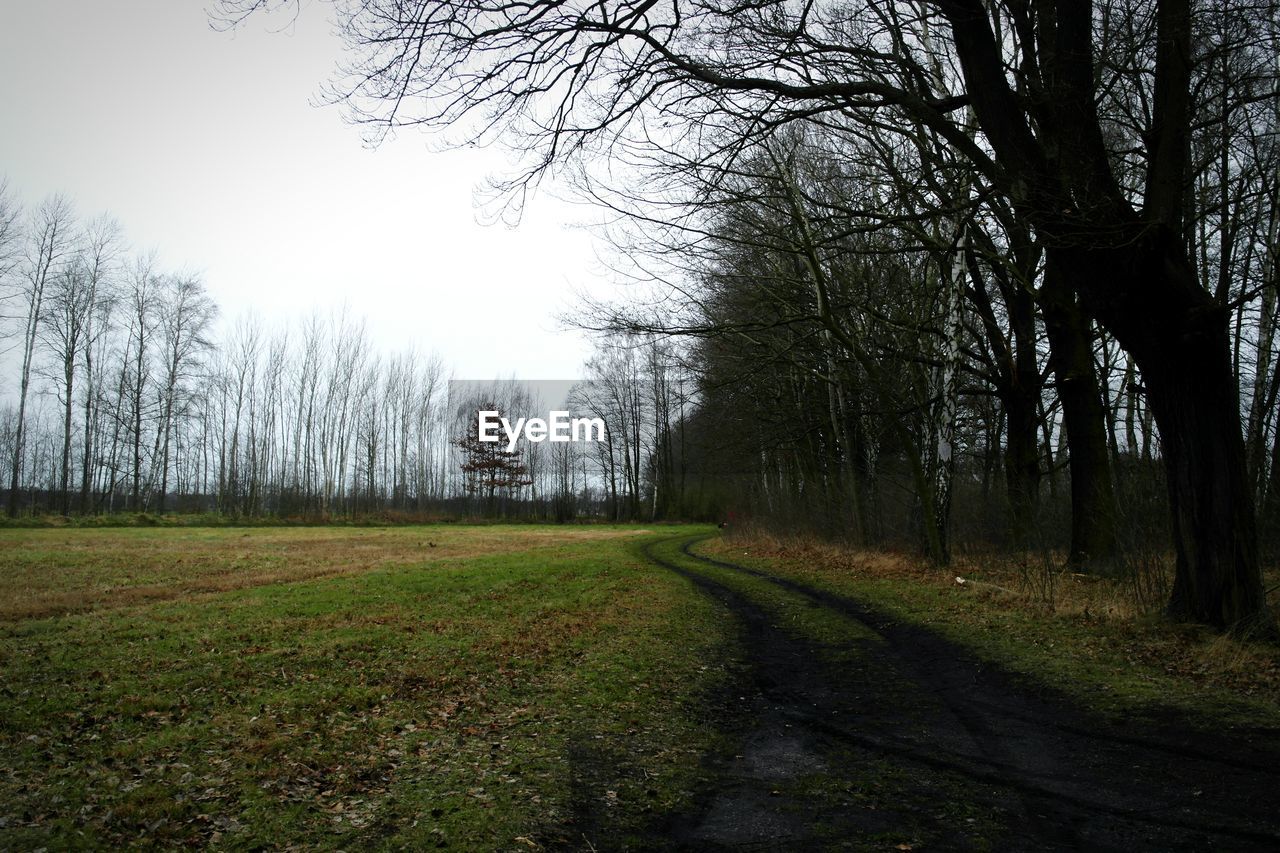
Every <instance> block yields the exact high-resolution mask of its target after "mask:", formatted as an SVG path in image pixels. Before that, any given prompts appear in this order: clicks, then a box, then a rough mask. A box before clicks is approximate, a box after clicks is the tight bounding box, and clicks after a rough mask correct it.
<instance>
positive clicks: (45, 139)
mask: <svg viewBox="0 0 1280 853" xmlns="http://www.w3.org/2000/svg"><path fill="white" fill-rule="evenodd" d="M326 15H327V9H326V8H325V7H324V5H323V4H318V3H304V9H303V13H302V15H301V16H300V17H299V18H298V20H297V21H296V22H295V23H294V24H293V26H291V27H289V28H288V29H287V30H285V31H283V32H278V31H277V32H273V31H272V30H273V29H278V28H279V27H281V26H284V25H286V24H287V20H286V19H285V18H281V17H280V16H275V17H273V18H264V19H261V20H251V21H250V22H248V23H247V24H245V25H243V26H242V27H241V28H240V29H239V30H237V31H235V32H233V33H220V32H215V31H214V30H213V29H211V28H210V26H209V24H208V18H207V13H206V10H205V8H204V4H203V3H201V2H200V0H34V2H33V0H0V21H3V25H2V26H0V176H7V177H8V179H9V182H10V185H11V188H12V189H14V190H15V191H16V192H17V193H18V195H19V197H20V198H22V199H23V200H24V201H26V202H27V203H31V204H34V203H38V202H39V201H40V200H41V199H42V198H43V197H44V196H46V195H49V194H51V193H54V192H63V193H66V194H67V195H68V196H70V197H71V198H72V199H73V200H74V201H75V203H76V206H77V209H78V210H79V212H80V213H81V214H82V215H86V216H92V215H96V214H98V213H100V212H103V211H109V212H111V213H112V214H114V215H115V216H116V217H117V218H118V219H119V220H120V222H121V224H122V225H123V227H124V230H125V234H126V236H127V238H128V239H129V240H130V242H131V245H132V246H133V247H134V248H135V249H137V250H147V249H151V248H155V249H157V250H158V251H159V256H160V259H161V264H162V266H163V267H164V268H165V269H169V270H173V271H180V270H187V271H194V272H197V273H201V274H202V276H203V279H204V281H205V283H206V285H207V286H208V288H209V290H210V292H211V293H212V294H213V296H214V298H215V299H217V301H218V303H219V304H220V306H221V307H222V310H223V318H224V319H223V326H224V328H225V327H227V326H228V325H229V323H230V322H231V321H234V319H235V318H236V317H237V316H238V315H241V314H243V313H245V312H247V311H250V310H252V311H254V312H256V313H257V314H258V315H259V316H260V317H261V318H262V319H263V320H264V321H266V322H268V323H275V322H282V321H285V320H288V319H289V318H291V317H301V316H305V315H308V314H310V313H311V312H312V311H313V310H314V309H319V310H321V311H322V312H328V311H329V310H331V309H336V308H339V307H341V306H342V305H343V304H344V303H345V304H346V305H347V307H348V309H349V310H350V313H351V314H353V315H355V316H357V317H360V316H363V317H365V318H366V319H367V321H368V326H369V330H370V332H371V336H372V337H373V339H374V340H375V342H376V343H377V346H378V348H379V349H380V350H382V351H390V350H393V349H398V348H402V347H405V346H407V345H409V344H410V343H413V344H415V345H416V346H417V348H418V349H419V350H420V351H430V350H435V351H437V352H439V353H440V355H441V356H443V358H444V359H445V361H446V363H447V364H448V365H449V366H450V367H451V368H452V369H453V372H454V375H456V376H459V377H467V378H477V379H480V378H487V377H491V376H499V375H501V376H510V375H512V374H515V375H518V376H520V377H522V378H571V377H574V376H578V375H580V374H581V363H582V361H583V359H584V358H585V357H586V355H587V350H588V345H587V342H586V340H585V338H584V337H583V336H581V335H580V334H578V333H576V332H572V331H564V330H561V329H560V326H559V323H558V322H557V320H556V319H555V318H556V316H557V315H558V314H560V313H563V312H564V311H565V310H566V309H568V308H570V307H572V304H573V301H574V296H575V294H576V293H577V292H580V291H589V292H592V293H594V294H597V295H599V294H601V293H603V292H606V291H607V288H608V285H607V283H606V282H605V280H604V278H603V277H602V273H601V271H600V270H599V268H598V265H597V264H596V263H595V256H594V254H593V246H592V242H591V238H590V237H589V235H588V234H586V233H585V232H583V231H581V230H579V229H575V228H571V227H569V223H572V222H578V221H582V219H583V218H584V217H586V216H588V215H589V212H587V211H584V210H583V209H582V208H580V207H575V206H572V205H569V204H566V203H564V202H561V201H558V200H556V199H554V198H553V197H552V196H551V195H550V194H548V193H547V192H545V191H544V192H541V193H540V194H539V195H538V196H537V197H536V198H535V199H534V200H533V201H532V202H531V204H530V205H529V206H528V208H527V209H526V212H525V216H524V221H523V222H522V223H521V224H520V226H519V227H518V228H516V229H509V228H507V227H505V226H502V225H492V226H484V225H480V224H478V223H477V221H476V219H477V213H476V210H475V206H474V205H475V196H474V188H475V187H476V186H477V185H479V184H480V183H481V182H482V181H483V180H484V178H485V177H486V175H490V174H494V173H499V172H501V171H503V169H504V167H505V166H506V159H505V154H504V153H503V152H501V151H499V150H496V149H490V150H487V151H477V150H470V149H469V150H466V151H455V152H447V153H433V152H431V151H429V150H428V147H427V142H428V140H427V138H426V137H424V136H423V135H422V134H420V133H417V132H413V131H402V132H401V133H400V134H399V136H398V137H397V138H395V139H392V140H389V141H388V142H386V143H384V144H383V146H381V147H380V148H378V149H377V150H369V149H367V148H365V147H364V145H363V142H362V140H361V136H360V131H359V129H357V128H355V127H353V126H351V125H348V124H345V123H344V122H343V121H342V119H341V116H340V114H339V110H338V109H337V108H333V107H316V106H313V105H312V102H313V98H314V95H315V94H316V93H317V92H318V90H319V88H320V85H321V83H322V82H323V81H325V80H326V79H327V78H328V77H329V76H330V73H331V71H332V69H333V66H334V63H335V62H336V61H337V60H338V58H339V52H340V49H341V45H340V43H339V41H338V40H337V39H336V37H334V36H333V35H332V34H331V32H330V26H329V23H328V21H327V19H326Z"/></svg>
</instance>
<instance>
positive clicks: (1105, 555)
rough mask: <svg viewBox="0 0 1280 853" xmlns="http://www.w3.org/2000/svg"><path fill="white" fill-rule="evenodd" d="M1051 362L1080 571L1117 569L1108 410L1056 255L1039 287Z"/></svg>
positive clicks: (1074, 557) (1084, 325)
mask: <svg viewBox="0 0 1280 853" xmlns="http://www.w3.org/2000/svg"><path fill="white" fill-rule="evenodd" d="M1040 304H1041V308H1042V311H1043V314H1044V324H1045V332H1046V333H1047V334H1048V337H1049V367H1050V369H1052V370H1053V374H1054V378H1055V379H1056V380H1057V383H1058V398H1059V399H1060V400H1061V401H1062V417H1063V422H1064V424H1065V426H1066V430H1067V446H1068V448H1069V451H1070V456H1069V457H1068V466H1069V468H1070V471H1071V550H1070V553H1069V555H1068V558H1067V564H1068V566H1069V567H1071V568H1072V569H1074V570H1076V571H1090V572H1094V573H1097V574H1114V573H1115V572H1116V570H1117V568H1118V564H1119V549H1118V548H1117V543H1116V500H1115V492H1114V489H1113V488H1112V475H1111V459H1110V456H1109V455H1108V453H1107V431H1106V427H1105V421H1106V417H1107V413H1106V409H1105V408H1104V407H1103V404H1102V394H1101V391H1100V389H1099V388H1098V374H1097V371H1096V370H1095V369H1094V365H1093V347H1092V343H1091V339H1090V334H1089V321H1088V319H1087V318H1086V317H1085V315H1084V313H1083V312H1082V311H1081V310H1080V306H1079V304H1078V303H1077V302H1076V298H1075V294H1073V293H1072V292H1071V291H1070V290H1069V289H1068V288H1067V280H1066V277H1065V276H1064V274H1063V271H1062V270H1061V269H1060V267H1059V265H1058V264H1057V263H1056V262H1054V261H1053V260H1051V261H1050V263H1049V264H1048V266H1047V268H1046V269H1045V276H1044V284H1043V286H1042V287H1041V289H1040Z"/></svg>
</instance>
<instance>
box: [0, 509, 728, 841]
mask: <svg viewBox="0 0 1280 853" xmlns="http://www.w3.org/2000/svg"><path fill="white" fill-rule="evenodd" d="M681 530H688V531H689V532H696V531H697V528H682V529H671V528H666V529H661V530H658V531H644V530H641V529H637V528H605V527H591V528H555V529H553V528H529V527H525V526H519V527H513V528H502V527H493V526H486V527H475V528H470V527H459V526H453V525H449V526H442V527H425V528H393V529H368V530H354V529H336V530H331V529H254V530H250V531H244V530H237V529H207V530H198V531H192V530H183V531H178V530H167V529H155V530H151V529H121V530H109V531H98V530H23V531H19V530H8V531H3V532H0V559H2V560H3V565H4V569H3V574H4V577H3V579H2V580H0V591H2V592H3V599H0V600H2V601H3V604H4V606H5V608H6V610H5V611H4V618H3V621H0V672H2V673H3V687H0V749H2V750H3V751H4V754H5V755H6V761H5V771H4V773H3V774H2V775H0V847H3V848H32V847H40V846H45V847H51V848H68V847H93V846H97V847H116V846H122V845H174V844H217V845H221V846H231V847H237V848H238V847H257V846H288V845H290V844H294V845H301V846H307V847H323V848H341V847H348V848H350V847H362V848H363V847H385V848H403V847H411V848H419V847H424V846H443V845H448V846H449V847H453V848H455V849H529V848H531V847H534V846H540V845H542V844H545V843H547V842H553V841H556V840H557V839H559V840H561V841H563V840H570V841H579V842H580V841H581V840H582V838H584V837H585V838H586V839H587V840H590V833H593V832H606V831H607V832H609V833H614V834H617V833H623V834H624V835H625V833H627V832H631V831H636V830H637V829H638V828H639V827H641V826H642V825H643V823H644V821H646V820H648V819H650V816H651V815H653V814H661V813H665V812H667V811H671V810H675V809H678V808H680V806H681V804H683V803H685V802H687V800H688V798H689V796H690V792H691V789H692V787H693V785H694V784H695V781H696V779H695V777H696V773H697V768H698V762H699V759H700V756H701V755H702V754H703V752H704V751H705V750H706V749H707V748H708V747H709V745H710V744H711V742H712V740H713V737H714V732H712V731H711V730H709V729H708V728H707V725H706V723H705V722H704V721H703V719H702V717H701V715H700V714H699V713H698V709H699V701H700V698H701V696H702V695H703V694H704V693H705V691H707V690H709V689H712V688H713V687H714V684H715V681H716V679H717V678H719V677H720V670H719V669H718V668H717V667H708V666H706V664H705V660H703V658H710V659H714V658H715V657H716V655H717V654H718V652H717V649H718V648H719V647H720V646H721V645H722V644H723V643H724V642H725V639H726V638H725V636H724V634H723V630H724V628H723V627H722V626H721V625H720V624H719V620H718V619H717V614H716V611H715V610H714V609H713V607H712V605H711V604H710V603H709V602H707V601H705V600H704V599H702V598H701V597H700V596H698V595H697V594H696V593H695V592H694V591H692V590H691V588H690V587H689V585H688V584H687V583H686V582H685V581H683V580H681V579H679V578H677V577H675V576H673V575H671V574H670V573H667V572H665V571H663V570H660V569H657V568H655V567H653V566H652V565H651V564H648V563H647V562H645V561H644V560H643V559H642V558H641V556H640V555H639V546H640V543H642V542H643V541H646V540H650V539H653V538H658V537H664V536H669V535H672V533H674V532H681ZM429 542H434V543H435V546H436V547H434V548H433V547H430V546H425V547H424V544H425V543H429ZM618 755H625V756H626V760H625V762H620V761H617V760H616V757H617V756H618ZM592 798H595V801H596V802H604V803H606V804H607V807H606V809H605V810H604V811H605V813H606V814H607V815H610V817H609V820H608V821H607V824H608V825H607V826H601V825H594V826H579V825H577V824H575V823H574V818H575V811H581V810H582V809H581V804H582V802H584V801H587V800H591V799H592ZM597 823H599V822H598V821H597ZM575 833H576V834H575Z"/></svg>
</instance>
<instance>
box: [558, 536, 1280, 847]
mask: <svg viewBox="0 0 1280 853" xmlns="http://www.w3.org/2000/svg"><path fill="white" fill-rule="evenodd" d="M695 541H696V540H690V541H688V542H685V543H684V545H683V549H684V550H683V556H682V558H680V559H678V560H676V561H672V560H667V559H664V558H662V557H660V556H658V555H656V554H654V553H653V551H652V549H650V550H649V552H648V556H649V558H650V559H651V560H653V561H654V562H655V563H657V564H659V565H661V566H663V567H665V568H667V569H669V570H670V571H673V572H677V573H678V574H680V575H682V576H683V577H686V578H688V579H689V580H690V581H691V582H692V583H694V584H695V585H696V586H697V587H698V588H699V589H700V590H702V591H703V592H704V593H705V594H707V595H708V596H710V597H712V598H713V599H714V600H716V601H718V602H719V603H720V604H721V605H722V606H723V607H724V609H725V612H726V618H730V619H733V620H735V622H736V623H737V625H738V627H739V631H740V633H739V636H740V648H739V649H737V650H736V653H735V655H734V656H735V658H736V659H738V660H739V661H740V662H741V663H740V665H739V667H738V668H737V670H736V672H737V676H738V677H737V679H736V683H735V684H734V685H733V687H732V689H731V690H730V692H729V693H728V694H727V695H725V696H723V697H721V699H720V701H717V702H713V703H712V707H711V709H710V713H712V714H714V715H716V721H717V724H718V725H720V726H721V727H722V729H723V730H724V731H725V732H726V733H727V734H728V736H729V737H728V739H729V742H731V743H733V744H734V747H733V749H732V750H731V751H729V752H726V753H725V754H722V755H717V756H713V757H712V758H711V759H709V763H708V766H707V767H706V775H707V778H708V779H709V780H710V781H709V784H708V785H706V787H705V789H704V790H703V791H701V792H700V794H699V798H698V802H697V805H696V807H695V808H694V809H692V810H691V811H690V812H689V813H686V814H677V815H664V816H661V817H660V818H658V819H656V820H655V821H654V822H653V823H652V824H651V826H650V829H649V830H648V832H647V833H646V835H647V838H646V840H645V844H644V846H645V847H649V848H666V849H688V850H716V849H751V850H772V849H777V850H815V849H881V850H893V849H917V850H919V849H975V848H977V849H982V848H986V847H988V846H990V847H992V848H994V849H998V850H1045V849H1062V850H1068V849H1087V850H1160V851H1165V850H1233V851H1234V850H1276V849H1280V763H1278V761H1277V759H1280V748H1278V747H1280V745H1278V744H1277V743H1276V742H1275V740H1274V733H1273V732H1253V733H1240V732H1237V733H1233V734H1231V735H1230V736H1225V735H1223V736H1215V735H1209V734H1206V733H1204V732H1200V731H1195V730H1193V729H1191V728H1189V727H1187V726H1186V725H1184V724H1180V723H1178V722H1177V721H1175V720H1171V721H1169V722H1166V723H1162V724H1159V725H1158V726H1157V725H1155V724H1152V723H1150V722H1144V723H1142V724H1140V725H1124V724H1122V723H1116V722H1104V721H1102V720H1100V719H1097V718H1095V717H1093V716H1091V715H1090V714H1089V713H1087V712H1085V711H1082V710H1080V709H1078V708H1075V707H1073V706H1072V705H1071V704H1070V703H1069V702H1068V701H1067V700H1065V699H1064V698H1063V697H1061V696H1057V695H1044V691H1033V690H1032V689H1030V688H1028V687H1026V686H1025V685H1020V684H1019V683H1018V682H1017V680H1015V679H1013V678H1011V677H1010V676H1008V675H1007V674H1006V673H1004V672H1002V671H1000V670H998V669H995V668H993V667H991V666H989V665H984V664H982V663H981V662H979V661H977V660H975V659H974V658H973V657H972V656H971V655H969V654H967V653H966V652H964V651H963V650H962V649H960V648H958V647H957V646H955V645H954V644H952V643H949V642H947V641H945V640H943V639H941V638H939V637H938V636H936V635H935V634H933V633H931V632H929V631H927V630H924V629H921V628H918V627H913V626H909V625H904V624H900V623H895V622H893V621H892V620H890V619H888V618H886V617H884V616H883V615H881V614H878V613H877V612H875V611H874V610H872V609H871V608H868V607H866V606H864V605H862V604H860V603H858V602H856V601H851V600H848V599H845V598H841V597H839V596H835V595H832V594H829V593H826V592H824V591H821V590H816V589H813V588H810V587H807V586H804V585H801V584H797V583H795V582H792V581H789V580H786V579H782V578H778V577H774V576H771V575H768V574H766V573H763V572H759V571H755V570H752V569H748V568H745V567H742V566H736V565H732V564H730V563H725V562H721V561H717V560H711V559H708V558H706V557H702V556H700V555H697V554H694V553H693V552H692V551H691V550H690V546H691V545H692V544H693V542H695ZM726 572H728V573H731V574H729V575H726V574H725V573H726ZM717 576H718V577H719V578H720V579H719V580H717ZM730 578H741V579H742V581H743V582H742V583H738V582H736V581H734V582H730V580H729V579H730ZM761 589H765V590H770V591H772V592H775V593H777V594H779V595H783V596H798V597H799V598H800V600H802V601H803V603H804V604H805V605H806V606H807V607H811V608H816V609H819V610H821V611H825V612H824V613H823V614H822V615H824V616H830V617H833V618H838V619H842V620H850V623H849V624H850V625H851V626H852V627H854V628H856V629H857V630H856V632H853V633H850V634H849V636H861V637H865V639H858V640H848V641H844V642H842V643H841V644H840V645H841V646H842V647H840V648H835V647H833V646H832V645H831V644H820V643H818V642H816V641H814V640H811V639H807V638H806V637H805V636H802V635H801V634H800V633H799V632H796V631H792V630H789V629H787V628H786V627H784V626H783V625H782V624H780V618H779V614H778V611H777V608H776V602H774V598H775V596H772V595H762V594H759V591H760V590H761ZM833 658H838V662H837V661H836V660H833ZM582 817H583V818H584V823H590V816H589V815H582ZM584 837H585V836H584ZM591 846H592V847H594V848H595V849H601V850H603V849H608V848H609V840H608V838H604V839H597V840H595V841H593V842H591Z"/></svg>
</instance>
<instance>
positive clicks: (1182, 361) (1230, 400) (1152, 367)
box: [1052, 225, 1264, 627]
mask: <svg viewBox="0 0 1280 853" xmlns="http://www.w3.org/2000/svg"><path fill="white" fill-rule="evenodd" d="M1133 231H1134V233H1133V234H1132V235H1131V236H1130V239H1128V240H1117V241H1116V242H1115V243H1113V248H1109V249H1095V248H1086V247H1084V246H1080V247H1059V248H1057V249H1056V250H1052V260H1053V262H1055V263H1057V264H1060V265H1061V266H1060V269H1061V271H1062V272H1063V274H1064V275H1066V276H1068V277H1069V279H1070V282H1071V284H1072V286H1073V287H1074V289H1075V290H1076V291H1077V292H1079V293H1081V295H1082V297H1083V298H1085V299H1087V300H1088V304H1089V305H1090V306H1091V307H1092V308H1093V310H1094V312H1095V315H1096V317H1097V319H1098V321H1099V322H1100V323H1102V324H1103V325H1104V326H1105V327H1106V328H1107V329H1108V330H1109V331H1111V333H1112V334H1114V335H1115V336H1116V339H1117V340H1118V341H1119V342H1120V344H1121V345H1122V346H1124V348H1125V349H1126V350H1127V351H1128V352H1129V353H1130V354H1131V355H1132V356H1133V358H1134V360H1135V362H1136V363H1137V365H1138V368H1139V370H1141V371H1142V376H1143V379H1144V381H1145V383H1146V388H1147V400H1148V403H1149V405H1150V408H1151V411H1152V413H1153V415H1154V416H1155V421H1156V426H1157V427H1158V428H1159V430H1160V438H1161V451H1162V455H1163V458H1164V463H1165V470H1166V475H1167V478H1168V488H1169V503H1170V510H1171V520H1172V530H1173V539H1174V542H1173V544H1174V549H1175V553H1176V559H1177V571H1176V575H1175V580H1174V588H1173V593H1172V596H1171V598H1170V601H1169V608H1168V609H1169V613H1170V615H1172V616H1174V617H1175V618H1180V619H1189V620H1194V621H1198V622H1205V623H1208V624H1211V625H1215V626H1219V627H1248V626H1249V625H1250V624H1252V623H1254V622H1256V621H1257V620H1258V619H1259V618H1261V617H1262V615H1263V607H1264V596H1263V589H1262V577H1261V574H1260V572H1259V566H1258V541H1257V530H1256V518H1255V510H1254V503H1253V494H1252V491H1251V489H1250V488H1249V481H1248V477H1247V476H1246V471H1245V452H1244V440H1243V437H1242V435H1241V429H1240V401H1239V397H1238V394H1237V390H1236V384H1235V379H1234V377H1233V375H1232V372H1231V351H1230V342H1229V337H1228V327H1227V313H1226V310H1225V309H1224V308H1222V307H1221V306H1220V305H1218V304H1217V303H1216V302H1214V300H1213V299H1212V297H1210V295H1209V294H1208V293H1206V292H1205V291H1204V290H1203V289H1202V288H1201V287H1200V285H1199V283H1198V282H1197V281H1196V278H1195V275H1194V272H1193V270H1192V267H1191V264H1190V262H1189V260H1188V259H1187V257H1186V253H1185V251H1184V249H1183V248H1182V246H1181V244H1180V242H1179V240H1178V238H1177V236H1176V235H1175V234H1174V233H1172V232H1171V231H1170V230H1169V229H1167V228H1162V227H1153V226H1145V227H1142V226H1140V225H1135V226H1134V228H1133Z"/></svg>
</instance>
